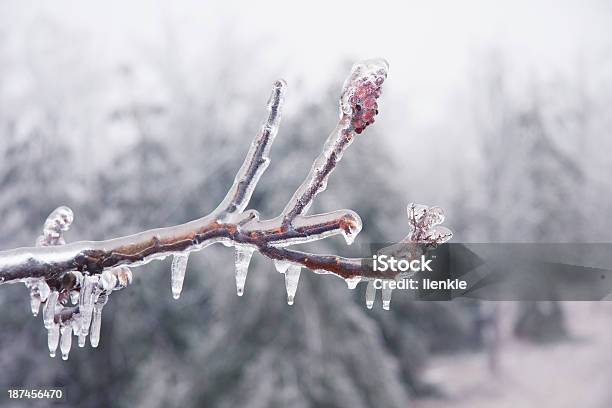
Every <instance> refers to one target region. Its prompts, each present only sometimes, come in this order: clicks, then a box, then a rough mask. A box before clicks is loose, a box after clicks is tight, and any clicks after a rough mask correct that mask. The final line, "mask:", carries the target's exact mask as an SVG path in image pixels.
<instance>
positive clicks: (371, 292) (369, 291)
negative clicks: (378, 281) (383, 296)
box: [366, 280, 376, 309]
mask: <svg viewBox="0 0 612 408" xmlns="http://www.w3.org/2000/svg"><path fill="white" fill-rule="evenodd" d="M375 299H376V288H375V287H374V281H373V280H370V281H368V287H367V288H366V306H367V307H368V309H371V308H372V306H374V300H375Z"/></svg>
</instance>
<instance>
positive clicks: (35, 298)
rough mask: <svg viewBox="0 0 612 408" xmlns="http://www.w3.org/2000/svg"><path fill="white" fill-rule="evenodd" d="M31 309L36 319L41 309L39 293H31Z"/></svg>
mask: <svg viewBox="0 0 612 408" xmlns="http://www.w3.org/2000/svg"><path fill="white" fill-rule="evenodd" d="M30 308H31V310H32V315H33V316H34V317H36V316H38V310H39V309H40V295H39V294H38V293H30Z"/></svg>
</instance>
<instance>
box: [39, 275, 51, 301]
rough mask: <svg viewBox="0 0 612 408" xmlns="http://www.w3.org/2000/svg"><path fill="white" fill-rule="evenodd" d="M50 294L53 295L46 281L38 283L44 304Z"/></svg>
mask: <svg viewBox="0 0 612 408" xmlns="http://www.w3.org/2000/svg"><path fill="white" fill-rule="evenodd" d="M49 293H51V288H49V285H47V282H45V280H44V279H41V280H40V281H39V282H38V294H39V295H40V300H41V301H43V302H44V301H46V300H47V298H48V297H49Z"/></svg>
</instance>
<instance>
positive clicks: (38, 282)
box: [25, 204, 452, 360]
mask: <svg viewBox="0 0 612 408" xmlns="http://www.w3.org/2000/svg"><path fill="white" fill-rule="evenodd" d="M444 218H445V216H444V211H443V210H442V209H441V208H440V207H427V206H424V205H416V204H410V205H409V206H408V220H409V224H410V233H409V234H408V235H407V237H406V238H405V239H404V240H403V242H404V243H407V242H414V243H434V244H440V243H443V242H446V241H448V240H449V239H450V238H451V237H452V232H451V231H450V230H449V229H448V228H446V227H443V226H441V225H440V224H441V223H442V222H443V221H444ZM72 220H73V214H72V211H71V210H70V209H69V208H68V207H64V206H63V207H59V208H57V209H56V210H55V211H53V212H52V213H51V215H49V217H48V218H47V221H46V222H45V224H44V228H43V234H42V235H41V236H40V237H39V238H38V239H37V241H36V244H37V245H38V246H54V245H63V244H64V239H63V237H62V234H63V232H65V231H66V230H68V228H69V227H70V224H71V223H72ZM313 238H314V237H313ZM234 246H235V250H236V260H235V266H236V291H237V294H238V296H242V295H243V294H244V287H245V283H246V278H247V273H248V268H249V264H250V262H251V257H252V256H253V253H254V251H255V249H254V248H252V247H249V246H245V245H234ZM188 260H189V253H188V252H183V253H177V254H174V257H173V259H172V266H171V287H172V296H173V297H174V298H175V299H178V298H179V297H180V295H181V291H182V289H183V281H184V279H185V270H186V268H187V262H188ZM274 265H275V267H276V270H277V271H278V272H280V273H282V274H284V275H285V286H286V289H287V303H288V304H289V305H293V302H294V299H295V294H296V291H297V287H298V281H299V279H300V272H301V269H302V267H301V265H298V264H294V263H291V262H288V261H279V260H275V261H274ZM317 272H322V271H317ZM68 274H70V276H68V277H69V278H70V280H72V281H73V284H72V286H71V287H72V289H71V290H70V291H69V292H61V293H60V292H58V291H57V290H56V289H54V288H50V287H49V285H47V283H46V282H45V280H44V279H43V278H29V279H27V280H26V282H25V284H26V286H27V287H28V289H29V290H30V305H31V309H32V314H33V315H34V316H37V315H38V313H39V309H40V306H41V303H44V306H43V311H42V318H43V322H44V325H45V328H46V329H47V330H48V346H49V353H50V355H51V357H55V354H56V351H57V348H58V346H59V348H60V350H61V353H62V359H64V360H67V359H68V355H69V353H70V348H71V346H72V335H73V334H74V335H75V336H77V338H78V344H79V347H84V346H85V343H86V340H87V335H89V339H90V344H91V346H92V347H97V346H98V343H99V341H100V326H101V322H102V309H103V308H104V305H105V304H106V303H107V302H108V297H109V296H110V294H111V293H112V292H113V291H116V290H120V289H123V288H125V287H126V286H128V285H129V284H130V283H131V282H132V272H131V271H130V269H129V268H128V267H126V266H120V267H116V268H113V269H109V270H105V271H103V272H102V273H101V274H98V275H87V274H82V273H81V272H78V271H71V272H68V273H67V275H68ZM398 277H399V275H398ZM398 277H396V278H398ZM65 279H66V277H64V280H65ZM345 281H346V283H347V285H348V287H349V289H355V288H356V287H357V284H358V283H359V282H361V281H367V282H368V286H367V289H366V306H367V307H368V308H369V309H371V308H372V307H373V305H374V300H375V298H376V288H375V287H374V280H373V279H371V278H366V277H361V276H354V277H351V278H347V279H345ZM386 286H387V285H384V286H383V288H384V289H382V304H383V308H384V309H385V310H389V307H390V304H391V294H392V290H391V289H388V288H386ZM70 304H72V305H74V306H78V310H79V312H78V314H75V315H74V316H73V317H71V318H69V319H68V320H66V321H61V319H59V318H57V316H59V315H60V314H61V312H62V309H63V308H65V307H70Z"/></svg>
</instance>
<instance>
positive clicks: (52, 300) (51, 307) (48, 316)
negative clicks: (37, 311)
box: [43, 290, 59, 329]
mask: <svg viewBox="0 0 612 408" xmlns="http://www.w3.org/2000/svg"><path fill="white" fill-rule="evenodd" d="M58 296H59V292H58V291H56V290H52V291H51V293H50V294H49V297H48V298H47V301H46V302H45V307H44V308H43V322H44V324H45V328H46V329H49V328H51V326H53V319H54V318H55V306H56V304H57V298H58Z"/></svg>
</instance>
